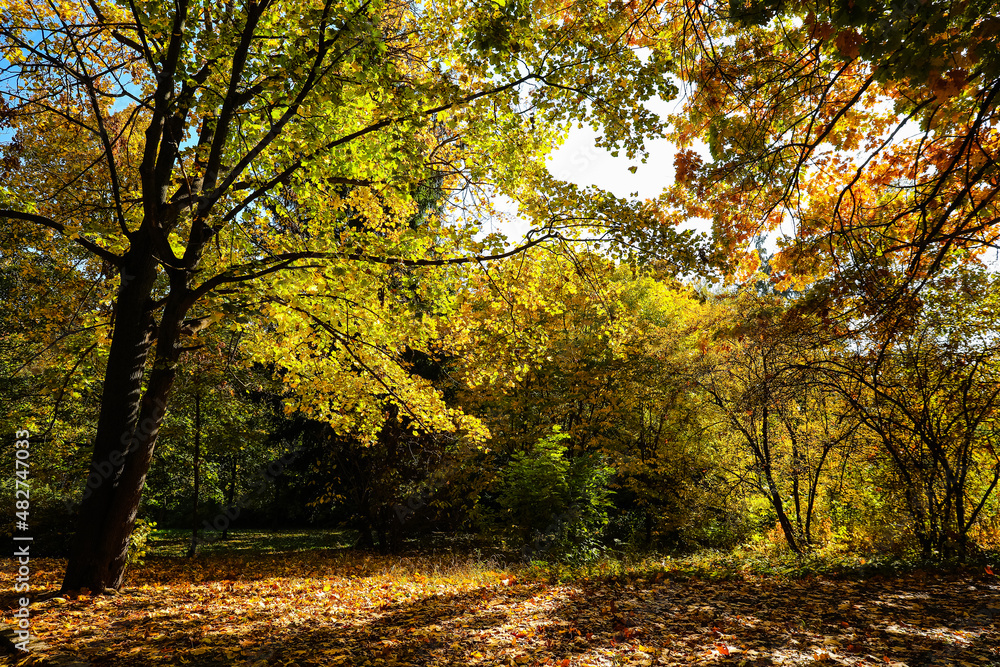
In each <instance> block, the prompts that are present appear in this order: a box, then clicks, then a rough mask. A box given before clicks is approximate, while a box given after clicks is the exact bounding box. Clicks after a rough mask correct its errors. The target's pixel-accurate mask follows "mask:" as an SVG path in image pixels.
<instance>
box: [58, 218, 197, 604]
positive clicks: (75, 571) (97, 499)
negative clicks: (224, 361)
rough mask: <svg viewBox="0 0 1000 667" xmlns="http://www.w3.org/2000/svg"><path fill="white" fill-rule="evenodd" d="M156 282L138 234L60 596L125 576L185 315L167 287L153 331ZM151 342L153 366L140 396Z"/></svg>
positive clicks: (112, 584) (145, 242)
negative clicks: (165, 301) (163, 306)
mask: <svg viewBox="0 0 1000 667" xmlns="http://www.w3.org/2000/svg"><path fill="white" fill-rule="evenodd" d="M155 279H156V265H155V259H154V252H153V250H152V242H151V240H150V238H149V235H148V234H145V233H143V232H142V231H141V230H140V231H139V232H137V233H136V234H135V235H134V237H133V239H132V247H131V249H130V250H129V252H128V254H126V256H125V261H124V263H123V266H122V278H121V280H122V285H121V288H120V289H119V291H118V298H117V301H116V307H115V326H114V331H113V333H112V338H111V346H110V349H109V353H108V364H107V369H106V371H105V376H104V388H103V393H102V395H101V407H100V415H99V417H98V421H97V432H96V434H95V436H94V451H93V454H92V456H91V462H90V474H89V476H88V478H87V488H86V489H85V491H84V494H83V498H82V502H81V504H80V513H79V517H78V520H77V531H76V534H75V535H74V538H73V546H72V549H71V552H70V558H69V562H68V563H67V565H66V576H65V578H64V579H63V584H62V590H64V591H76V590H80V589H82V588H87V589H90V590H91V591H94V592H101V591H104V590H105V589H109V588H110V589H118V588H120V587H121V584H122V581H123V579H124V576H125V565H126V561H127V556H128V547H129V537H130V536H131V534H132V528H133V527H134V525H135V519H136V514H137V512H138V509H139V501H140V499H141V497H142V489H143V486H144V485H145V482H146V473H147V472H148V471H149V466H150V463H151V462H152V460H153V450H154V448H155V447H156V438H157V436H158V434H159V431H160V426H161V424H162V423H163V417H164V415H165V414H166V410H167V399H168V397H169V395H170V389H171V387H172V386H173V382H174V376H175V374H176V363H177V358H178V356H179V350H178V346H177V337H178V335H179V331H180V321H181V320H182V319H183V315H184V312H185V310H186V304H185V302H184V299H183V295H184V291H183V288H182V290H181V291H179V292H178V291H177V290H176V289H175V287H176V286H172V287H171V297H168V299H167V303H166V306H165V309H164V312H163V316H162V321H161V322H160V323H159V324H157V323H156V322H155V320H154V317H153V312H154V309H155V308H156V306H155V305H154V303H153V301H152V299H151V294H152V289H153V283H154V281H155ZM154 343H155V344H156V349H155V356H156V363H155V364H154V366H153V369H152V371H151V372H150V374H149V380H148V382H147V383H146V389H145V392H143V390H142V387H143V376H144V374H145V370H146V366H147V364H148V357H149V353H150V349H151V348H152V346H153V344H154Z"/></svg>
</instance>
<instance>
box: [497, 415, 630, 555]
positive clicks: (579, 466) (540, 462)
mask: <svg viewBox="0 0 1000 667" xmlns="http://www.w3.org/2000/svg"><path fill="white" fill-rule="evenodd" d="M568 437H569V436H568V435H567V434H565V433H560V432H559V431H558V430H555V431H554V432H553V433H552V435H549V436H546V437H544V438H542V439H541V440H539V441H538V442H537V443H535V445H534V446H533V447H532V449H531V451H530V452H527V453H519V454H516V455H515V456H514V457H513V459H512V460H511V462H510V463H509V464H508V465H507V466H506V468H505V469H504V470H503V472H502V473H501V488H500V495H499V499H498V502H499V505H500V512H499V514H498V515H497V516H496V517H495V521H494V523H495V524H496V527H497V528H498V529H499V530H500V532H501V533H502V534H503V535H504V536H505V537H507V538H508V539H510V540H512V541H514V542H517V543H519V544H520V547H521V550H522V554H523V555H524V556H525V558H526V559H528V560H556V561H565V562H584V561H588V560H591V559H593V558H596V557H598V556H599V555H600V554H601V551H602V547H601V544H600V541H599V539H598V538H599V537H600V534H601V530H602V529H603V527H604V526H605V524H607V522H608V508H609V507H610V506H611V502H610V499H609V496H610V494H611V491H610V490H609V489H608V482H609V480H610V478H611V475H612V474H613V473H614V470H613V469H612V468H610V467H609V466H608V465H607V464H606V462H605V460H604V458H603V457H601V456H599V455H596V454H583V455H578V456H575V457H572V458H569V457H567V447H566V446H565V445H564V444H562V443H563V441H565V440H566V439H567V438H568Z"/></svg>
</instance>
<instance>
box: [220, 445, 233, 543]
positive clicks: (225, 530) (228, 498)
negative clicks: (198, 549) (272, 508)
mask: <svg viewBox="0 0 1000 667" xmlns="http://www.w3.org/2000/svg"><path fill="white" fill-rule="evenodd" d="M235 496H236V454H231V455H230V457H229V491H228V492H227V493H226V512H227V515H228V512H229V510H231V509H233V500H234V498H235ZM227 537H229V524H228V523H227V524H226V526H225V528H223V529H222V539H226V538H227Z"/></svg>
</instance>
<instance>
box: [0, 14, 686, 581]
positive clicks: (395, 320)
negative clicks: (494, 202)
mask: <svg viewBox="0 0 1000 667" xmlns="http://www.w3.org/2000/svg"><path fill="white" fill-rule="evenodd" d="M619 9H621V11H618V12H610V13H608V12H607V11H606V10H605V9H604V8H603V7H597V6H591V5H590V4H589V3H576V4H571V5H568V6H564V5H558V4H556V3H550V2H546V1H542V0H538V1H537V2H535V3H531V4H529V3H505V4H502V5H501V4H497V3H493V2H474V3H471V4H465V3H459V2H454V3H453V2H442V3H430V4H427V3H424V4H420V3H417V4H413V3H405V2H396V1H395V0H388V1H385V0H377V1H376V0H368V1H365V2H358V1H355V0H347V1H344V2H338V1H335V0H322V1H319V2H304V1H296V0H247V1H246V2H243V3H239V4H237V3H221V4H220V3H215V2H203V1H199V0H177V1H176V2H175V3H173V4H170V5H164V4H162V3H159V2H152V1H148V0H143V1H139V2H129V3H118V2H112V1H107V0H90V1H89V2H87V3H86V4H82V3H80V4H77V3H70V4H61V5H53V4H50V3H44V2H38V1H37V0H17V1H16V2H12V3H7V4H5V5H4V7H3V8H2V9H0V26H2V27H0V37H2V41H0V51H2V52H0V56H2V60H0V62H2V72H0V78H2V81H3V89H2V94H3V106H2V109H0V113H2V116H3V119H4V122H5V123H6V124H7V126H8V127H9V128H10V129H9V130H6V131H5V132H7V134H5V140H4V144H3V157H4V162H5V165H8V169H7V175H8V176H10V178H9V179H8V180H7V181H5V185H4V186H2V188H0V215H2V217H3V218H4V219H6V220H7V221H8V222H9V223H11V224H13V225H14V237H15V239H13V240H12V241H11V242H20V241H21V240H27V239H30V242H28V243H26V244H25V247H28V248H30V252H29V253H28V254H29V255H30V256H34V257H47V258H50V259H52V260H53V261H56V262H60V263H67V262H76V263H77V264H76V270H78V271H81V272H87V273H89V274H91V275H103V276H105V277H106V278H107V280H105V281H104V282H103V283H102V285H103V292H104V294H105V295H106V297H107V299H108V301H109V303H110V304H111V306H110V309H109V310H110V315H109V319H110V321H112V322H113V328H112V333H111V335H110V339H109V341H108V342H107V362H106V369H105V372H104V379H103V385H102V394H101V399H100V410H99V416H98V417H97V420H96V422H97V424H96V433H95V435H94V439H93V440H94V449H93V455H92V461H91V466H90V468H91V473H92V474H94V473H99V472H100V471H102V470H106V469H109V470H110V474H109V475H107V476H105V477H103V478H102V479H104V482H103V483H102V484H100V485H99V486H98V487H97V488H96V489H94V490H93V493H91V494H90V495H89V496H87V498H86V499H85V500H84V502H83V504H82V506H81V508H80V516H79V521H78V526H79V531H78V534H77V537H76V541H75V547H74V551H73V554H72V556H71V558H70V560H69V564H68V567H67V572H66V577H65V580H64V582H63V587H64V588H65V589H79V588H84V587H85V588H89V589H91V590H94V591H101V590H104V589H106V588H117V587H119V586H120V585H121V583H122V577H123V573H124V564H125V558H126V548H127V544H128V537H129V533H130V531H131V528H132V525H133V522H134V520H135V515H136V510H137V507H138V505H139V500H140V498H141V494H142V489H143V484H144V480H145V477H146V474H147V471H148V470H149V466H150V462H151V461H152V458H153V452H154V449H155V445H156V440H157V434H158V433H159V430H160V427H161V425H162V424H163V419H164V415H165V413H166V410H167V406H168V400H169V396H170V391H171V387H172V385H173V383H174V379H175V376H176V373H177V365H178V363H179V360H180V358H181V356H182V354H183V353H184V351H185V349H186V348H188V347H190V346H191V345H192V340H193V339H194V337H196V336H197V332H198V331H199V330H201V329H202V328H204V327H206V326H209V325H211V324H213V323H214V324H216V325H217V326H218V325H222V326H225V325H230V326H233V325H235V324H237V323H238V322H237V320H239V319H244V320H247V319H250V320H252V319H254V318H257V319H259V320H261V321H268V322H270V324H266V325H261V327H260V328H258V329H257V330H256V332H255V336H256V338H255V341H256V343H257V345H258V348H257V349H258V350H271V351H273V350H274V348H275V347H276V343H275V341H276V340H281V337H287V340H285V341H284V342H287V343H288V344H289V345H291V344H292V343H298V344H299V346H298V347H297V348H296V349H295V354H294V355H290V356H289V357H288V359H287V361H288V365H289V366H290V367H291V368H290V372H289V373H288V378H289V381H290V386H291V387H292V388H298V390H299V398H300V402H301V403H305V404H308V405H309V406H310V408H311V409H312V410H314V411H315V412H316V414H318V415H320V416H322V417H324V418H325V419H328V420H330V421H332V422H335V424H336V425H337V427H338V428H341V429H344V428H347V427H348V426H349V425H357V424H360V425H361V427H362V429H363V430H365V431H366V432H368V433H369V434H370V433H374V432H376V431H377V428H378V422H379V419H378V417H377V415H378V414H380V410H379V409H377V407H376V406H380V405H381V401H382V398H381V397H382V396H384V395H385V394H389V395H390V396H391V397H393V400H395V401H397V402H398V403H400V404H405V406H406V409H407V410H410V411H412V412H413V413H414V414H415V415H418V416H420V417H421V419H422V420H423V421H424V422H427V423H428V428H438V427H440V426H447V427H450V428H454V424H453V423H452V420H451V419H450V417H451V416H453V415H451V416H449V415H447V414H444V413H443V409H442V406H441V403H440V401H439V400H438V398H437V396H436V394H435V393H434V391H433V389H432V388H431V387H429V386H428V385H426V384H425V383H420V382H419V381H411V380H410V378H409V374H408V373H407V372H406V368H405V365H402V364H401V363H400V360H399V359H398V355H397V354H396V350H398V349H399V341H400V339H404V340H406V341H407V343H408V344H411V345H413V346H414V347H419V345H420V344H421V341H422V340H426V339H427V338H428V337H430V336H432V333H433V332H432V330H433V328H434V327H433V323H432V322H431V321H430V318H426V317H421V318H413V317H412V316H411V314H410V312H409V309H408V308H406V307H405V304H399V303H395V304H394V303H392V302H391V300H389V299H384V300H381V299H380V298H379V296H380V290H381V288H382V287H384V286H385V285H386V284H387V283H388V282H389V281H390V280H391V277H392V275H393V272H394V271H395V270H396V269H397V267H400V266H412V267H440V266H445V265H448V264H451V263H455V262H463V261H469V260H470V259H471V258H472V257H474V256H475V255H476V253H480V254H481V253H483V252H489V247H487V246H485V245H483V244H482V243H478V242H475V241H474V240H473V234H474V233H475V231H476V226H475V224H462V223H461V221H460V218H459V217H458V214H459V212H460V211H461V210H462V209H463V208H464V211H465V212H466V213H468V214H469V215H470V217H471V218H472V219H473V220H474V219H475V218H476V216H477V215H478V214H479V213H480V212H482V211H483V210H485V209H487V208H488V200H487V199H486V198H484V197H483V194H484V193H489V192H504V193H508V194H511V195H513V196H514V197H515V198H519V199H521V200H522V201H523V203H524V205H525V208H526V210H527V212H528V214H529V215H532V214H534V215H536V216H538V217H536V219H537V220H538V221H539V223H540V224H545V223H547V222H549V218H545V217H542V216H545V215H548V214H550V213H551V207H552V206H553V204H551V203H550V204H549V210H548V211H546V210H543V208H542V207H541V206H540V205H539V204H538V202H539V201H543V200H544V199H545V197H544V192H541V191H539V189H540V188H541V187H542V186H545V185H546V183H547V181H546V179H545V178H544V177H543V173H544V167H543V163H542V160H541V156H542V155H543V154H544V153H545V152H546V151H547V150H548V149H549V147H550V146H551V145H553V144H554V143H555V137H556V136H557V135H558V131H559V130H560V129H561V128H562V127H563V125H562V124H563V123H564V122H565V120H567V119H572V120H577V121H581V122H588V123H591V124H593V125H595V126H601V125H603V126H605V127H607V128H608V130H607V133H606V135H605V136H606V141H607V142H608V143H609V145H612V146H621V147H623V148H624V149H625V150H627V151H628V152H629V153H635V152H636V151H638V149H639V147H640V146H641V136H642V135H643V134H645V133H649V132H653V131H657V130H658V128H659V125H658V123H657V122H656V119H655V118H654V117H653V115H652V114H650V113H649V112H648V111H646V110H644V109H643V108H642V107H641V105H640V102H641V101H642V100H643V99H646V98H648V97H649V96H650V95H652V94H654V93H655V92H660V93H662V94H663V95H665V96H670V95H671V94H672V93H673V89H672V87H671V86H670V85H669V84H667V83H666V80H665V79H664V78H663V77H662V73H663V72H664V71H665V69H666V66H667V64H666V63H665V62H664V61H663V60H662V59H659V58H654V59H652V60H649V61H647V62H645V63H643V62H642V61H641V60H640V59H639V57H638V56H637V55H636V53H635V49H636V48H638V47H639V46H641V44H642V43H643V42H644V40H645V39H646V36H647V32H646V31H647V27H648V26H647V23H646V22H645V21H644V18H645V17H646V16H647V15H648V14H649V13H650V12H651V11H652V9H653V5H648V6H636V5H627V4H621V6H620V7H619ZM455 35H458V36H459V37H458V39H456V38H455ZM587 99H589V100H590V101H591V102H592V103H591V104H590V105H582V104H575V103H572V102H575V101H577V100H580V101H582V100H587ZM567 102H571V103H567ZM10 132H12V133H13V135H11V134H9V133H10ZM435 180H441V181H442V186H441V187H442V188H443V190H444V192H446V193H447V199H448V201H449V202H450V206H449V211H448V214H447V215H442V216H438V217H431V218H429V219H427V220H425V221H424V224H422V225H420V226H419V228H417V229H414V228H412V227H411V226H410V225H409V224H408V221H409V220H410V219H411V218H412V217H413V213H414V211H415V208H416V207H415V204H414V192H415V191H416V190H417V189H418V188H419V187H420V185H421V184H425V183H428V182H432V181H435ZM538 241H540V238H539V239H536V242H538ZM81 253H82V254H81ZM463 253H464V254H463ZM431 282H433V281H428V285H429V283H431ZM249 286H253V291H251V290H250V289H248V287H249ZM426 290H427V291H426V296H428V298H430V297H432V296H435V294H434V290H433V289H432V287H431V286H428V287H426ZM444 295H445V293H442V292H440V291H439V292H438V293H437V296H439V297H442V298H443V296H444ZM276 337H277V338H276ZM275 356H278V357H280V356H281V355H280V354H279V355H275ZM317 375H322V376H323V377H324V378H325V383H326V384H325V386H324V387H322V389H323V392H319V391H316V389H317V388H315V387H309V386H308V384H307V383H303V382H297V380H298V379H300V378H302V377H303V376H317ZM327 389H329V390H330V391H331V392H332V395H333V396H335V397H336V396H344V397H345V399H344V400H343V401H339V400H338V399H337V398H332V399H331V398H330V397H329V396H327V395H325V394H326V390H327ZM368 395H377V396H378V397H379V398H378V399H377V400H368V399H367V398H366V396H368ZM290 409H294V408H293V406H291V405H290ZM108 466H110V468H108Z"/></svg>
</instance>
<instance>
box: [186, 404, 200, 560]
mask: <svg viewBox="0 0 1000 667" xmlns="http://www.w3.org/2000/svg"><path fill="white" fill-rule="evenodd" d="M200 495H201V388H200V387H199V388H197V389H196V390H195V394H194V499H193V500H192V501H191V545H190V546H189V547H188V554H187V555H188V558H194V556H195V554H197V553H198V497H199V496H200Z"/></svg>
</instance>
